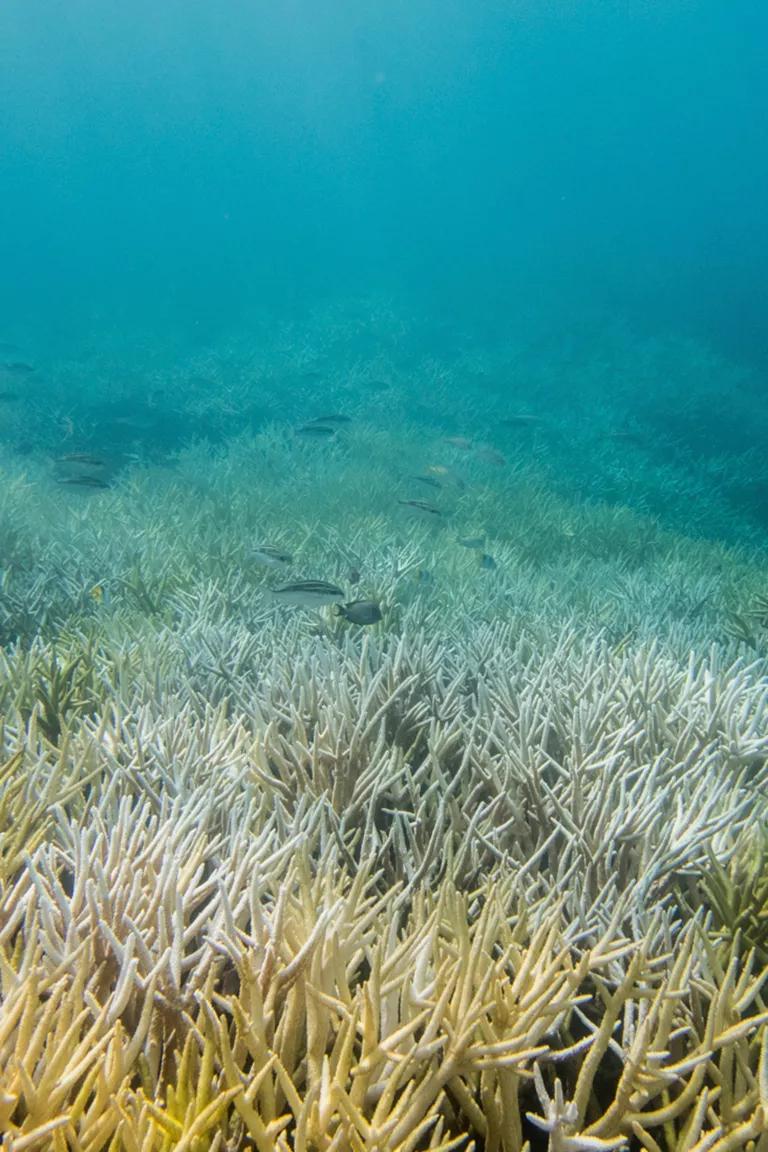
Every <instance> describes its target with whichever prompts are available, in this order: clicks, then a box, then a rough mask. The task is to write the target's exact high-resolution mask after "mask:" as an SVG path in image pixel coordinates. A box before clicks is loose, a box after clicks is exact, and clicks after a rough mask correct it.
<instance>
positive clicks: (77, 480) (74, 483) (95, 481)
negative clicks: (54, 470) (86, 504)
mask: <svg viewBox="0 0 768 1152" xmlns="http://www.w3.org/2000/svg"><path fill="white" fill-rule="evenodd" d="M59 484H69V485H71V487H73V488H109V484H107V482H106V480H100V479H99V477H98V476H91V475H90V474H86V473H83V474H82V475H81V476H67V477H66V478H65V479H63V480H59Z"/></svg>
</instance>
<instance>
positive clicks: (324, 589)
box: [271, 580, 344, 608]
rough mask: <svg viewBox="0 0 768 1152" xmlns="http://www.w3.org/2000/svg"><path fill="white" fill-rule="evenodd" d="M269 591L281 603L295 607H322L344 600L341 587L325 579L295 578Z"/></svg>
mask: <svg viewBox="0 0 768 1152" xmlns="http://www.w3.org/2000/svg"><path fill="white" fill-rule="evenodd" d="M271 591H272V595H273V596H274V597H275V599H276V600H279V601H280V603H281V604H292V605H294V606H295V607H297V608H323V607H325V606H326V605H328V604H339V603H341V602H342V601H343V600H344V590H343V588H339V586H338V585H337V584H331V583H330V582H329V581H327V580H296V581H294V582H293V583H291V584H282V585H281V586H280V587H279V588H273V589H272V590H271Z"/></svg>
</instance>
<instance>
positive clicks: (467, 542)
mask: <svg viewBox="0 0 768 1152" xmlns="http://www.w3.org/2000/svg"><path fill="white" fill-rule="evenodd" d="M456 543H457V544H461V546H462V548H472V549H477V548H482V546H483V544H485V536H459V538H458V539H457V541H456Z"/></svg>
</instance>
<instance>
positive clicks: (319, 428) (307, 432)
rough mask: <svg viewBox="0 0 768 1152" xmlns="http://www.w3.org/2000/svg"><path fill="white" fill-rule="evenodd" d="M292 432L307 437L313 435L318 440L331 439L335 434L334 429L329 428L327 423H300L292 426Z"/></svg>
mask: <svg viewBox="0 0 768 1152" xmlns="http://www.w3.org/2000/svg"><path fill="white" fill-rule="evenodd" d="M293 434H294V436H306V437H307V438H312V437H314V438H316V439H318V440H323V439H324V440H332V439H333V438H334V437H335V436H336V429H335V428H331V427H330V425H329V424H315V423H309V424H300V425H299V427H298V428H294V430H293Z"/></svg>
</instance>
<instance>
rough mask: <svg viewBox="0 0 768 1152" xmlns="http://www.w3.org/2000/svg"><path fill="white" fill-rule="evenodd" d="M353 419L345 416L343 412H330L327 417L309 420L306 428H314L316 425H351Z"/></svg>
mask: <svg viewBox="0 0 768 1152" xmlns="http://www.w3.org/2000/svg"><path fill="white" fill-rule="evenodd" d="M351 423H352V417H351V416H345V415H344V414H343V412H329V414H328V415H327V416H313V417H312V419H311V420H307V422H306V424H305V425H304V427H305V428H306V427H310V428H311V427H314V425H315V424H351Z"/></svg>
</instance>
